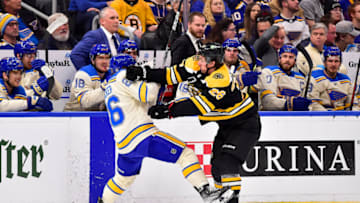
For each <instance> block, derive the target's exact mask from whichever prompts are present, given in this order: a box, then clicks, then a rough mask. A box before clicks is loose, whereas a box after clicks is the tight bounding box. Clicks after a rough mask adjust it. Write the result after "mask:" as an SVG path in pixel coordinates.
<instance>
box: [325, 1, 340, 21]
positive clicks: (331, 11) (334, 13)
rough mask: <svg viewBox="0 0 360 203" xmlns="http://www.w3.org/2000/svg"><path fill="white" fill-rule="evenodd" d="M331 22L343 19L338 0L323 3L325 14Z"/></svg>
mask: <svg viewBox="0 0 360 203" xmlns="http://www.w3.org/2000/svg"><path fill="white" fill-rule="evenodd" d="M324 16H325V17H326V18H329V19H330V21H331V22H332V23H333V24H336V23H338V22H339V21H341V20H343V14H342V10H341V5H340V2H339V0H332V1H331V3H329V4H325V15H324Z"/></svg>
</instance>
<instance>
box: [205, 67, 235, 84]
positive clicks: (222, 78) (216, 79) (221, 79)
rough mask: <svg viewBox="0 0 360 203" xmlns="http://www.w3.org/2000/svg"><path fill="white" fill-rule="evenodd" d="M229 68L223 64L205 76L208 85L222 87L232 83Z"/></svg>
mask: <svg viewBox="0 0 360 203" xmlns="http://www.w3.org/2000/svg"><path fill="white" fill-rule="evenodd" d="M230 80H231V78H230V74H229V69H228V67H227V66H226V65H222V66H221V67H220V68H219V69H217V70H215V71H214V72H212V73H211V74H210V75H209V76H207V77H206V78H205V81H206V85H207V87H209V88H214V87H216V88H222V87H227V86H229V85H230Z"/></svg>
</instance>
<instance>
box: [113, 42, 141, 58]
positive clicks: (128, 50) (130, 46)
mask: <svg viewBox="0 0 360 203" xmlns="http://www.w3.org/2000/svg"><path fill="white" fill-rule="evenodd" d="M118 53H124V54H129V55H131V56H132V57H133V58H134V59H135V60H137V58H138V56H139V48H138V46H137V44H136V42H135V41H134V40H130V39H127V40H123V41H121V42H120V45H119V48H118Z"/></svg>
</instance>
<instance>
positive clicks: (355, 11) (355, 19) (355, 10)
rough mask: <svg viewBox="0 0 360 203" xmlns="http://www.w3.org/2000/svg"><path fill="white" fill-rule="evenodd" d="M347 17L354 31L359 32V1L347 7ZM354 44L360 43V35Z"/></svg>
mask: <svg viewBox="0 0 360 203" xmlns="http://www.w3.org/2000/svg"><path fill="white" fill-rule="evenodd" d="M349 15H350V17H351V22H352V23H353V26H354V28H355V30H357V31H359V32H360V1H357V2H354V3H353V4H352V5H351V6H350V7H349ZM355 43H360V35H359V36H357V37H356V38H355Z"/></svg>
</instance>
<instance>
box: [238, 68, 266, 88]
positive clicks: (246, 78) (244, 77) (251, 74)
mask: <svg viewBox="0 0 360 203" xmlns="http://www.w3.org/2000/svg"><path fill="white" fill-rule="evenodd" d="M260 74H261V73H260V72H255V71H248V72H245V73H243V74H241V78H239V79H240V80H239V81H238V82H239V83H240V85H242V86H250V85H255V84H256V83H257V81H258V75H260Z"/></svg>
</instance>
